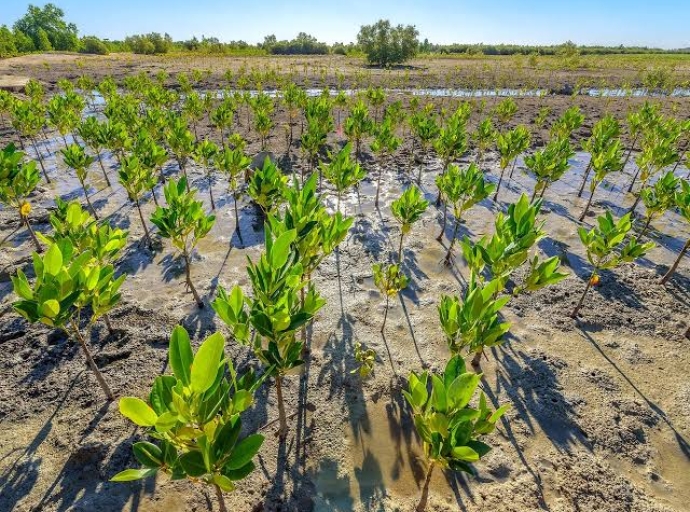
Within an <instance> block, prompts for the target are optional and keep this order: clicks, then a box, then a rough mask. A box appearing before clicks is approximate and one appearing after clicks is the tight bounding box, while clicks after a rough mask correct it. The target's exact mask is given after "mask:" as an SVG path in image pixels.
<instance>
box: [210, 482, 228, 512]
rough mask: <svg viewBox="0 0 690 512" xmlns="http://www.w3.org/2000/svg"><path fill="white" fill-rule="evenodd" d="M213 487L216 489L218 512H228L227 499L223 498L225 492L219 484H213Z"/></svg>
mask: <svg viewBox="0 0 690 512" xmlns="http://www.w3.org/2000/svg"><path fill="white" fill-rule="evenodd" d="M213 487H214V488H215V489H216V498H218V510H220V512H228V509H227V507H226V506H225V498H223V491H222V490H221V488H220V487H219V486H218V485H217V484H213Z"/></svg>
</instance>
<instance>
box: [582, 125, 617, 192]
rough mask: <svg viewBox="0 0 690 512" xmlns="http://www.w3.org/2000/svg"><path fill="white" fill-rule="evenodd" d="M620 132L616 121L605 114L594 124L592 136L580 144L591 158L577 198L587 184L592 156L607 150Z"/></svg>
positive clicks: (592, 163) (592, 160) (592, 162)
mask: <svg viewBox="0 0 690 512" xmlns="http://www.w3.org/2000/svg"><path fill="white" fill-rule="evenodd" d="M620 132H621V127H620V125H619V124H618V120H617V119H616V118H615V117H613V116H612V115H611V114H607V115H605V116H604V117H602V118H601V119H600V120H599V121H597V122H596V123H595V124H594V127H593V128H592V135H591V136H590V137H589V139H587V140H585V141H583V142H582V149H584V150H585V151H587V152H588V153H589V154H590V155H591V156H592V158H590V160H589V163H588V164H587V168H586V169H585V173H584V176H583V177H582V184H581V185H580V190H579V191H578V193H577V197H581V196H582V193H583V192H584V190H585V185H586V184H587V178H589V173H590V172H591V170H592V166H593V165H594V158H593V157H594V155H598V154H602V153H603V152H605V151H606V150H607V149H608V146H609V144H610V143H611V141H612V140H613V139H615V138H616V137H618V136H619V135H620Z"/></svg>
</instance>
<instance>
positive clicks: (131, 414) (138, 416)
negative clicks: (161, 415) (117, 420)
mask: <svg viewBox="0 0 690 512" xmlns="http://www.w3.org/2000/svg"><path fill="white" fill-rule="evenodd" d="M119 406H120V413H121V414H122V415H123V416H124V417H125V418H128V419H129V420H131V421H132V422H134V423H136V424H137V425H139V426H140V427H152V426H154V425H155V424H156V421H157V420H158V415H157V414H156V413H155V412H154V410H153V409H151V407H149V406H148V405H147V403H146V402H144V401H143V400H141V399H139V398H134V397H129V396H128V397H124V398H121V399H120V405H119Z"/></svg>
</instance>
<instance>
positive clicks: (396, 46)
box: [357, 20, 419, 67]
mask: <svg viewBox="0 0 690 512" xmlns="http://www.w3.org/2000/svg"><path fill="white" fill-rule="evenodd" d="M417 36H419V32H418V31H417V29H416V28H415V27H414V26H412V25H407V26H406V27H404V26H402V25H398V26H397V27H393V26H391V23H390V21H388V20H379V21H377V22H376V23H375V24H374V25H364V26H362V28H361V29H360V30H359V34H357V43H358V44H359V45H360V47H361V48H362V51H364V53H365V54H366V56H367V60H368V61H369V63H370V64H374V65H377V66H384V67H385V66H390V65H392V64H400V63H402V62H405V61H406V60H408V59H411V58H412V57H414V56H415V55H416V54H417V50H418V48H419V40H418V39H417Z"/></svg>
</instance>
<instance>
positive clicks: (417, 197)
mask: <svg viewBox="0 0 690 512" xmlns="http://www.w3.org/2000/svg"><path fill="white" fill-rule="evenodd" d="M428 207H429V201H427V200H426V199H424V198H423V196H422V192H421V191H420V190H419V188H417V187H416V186H414V185H412V186H411V187H410V188H408V189H407V190H405V192H403V193H402V195H401V196H400V197H399V198H398V199H396V200H395V201H393V202H392V203H391V212H392V213H393V217H395V219H396V220H397V221H398V222H399V223H400V244H399V245H398V263H399V264H401V265H402V251H403V238H404V237H405V235H406V234H408V233H409V232H410V230H411V229H412V224H414V223H415V222H417V221H418V220H419V219H420V218H421V217H422V214H423V213H424V212H425V211H426V209H427V208H428Z"/></svg>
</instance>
